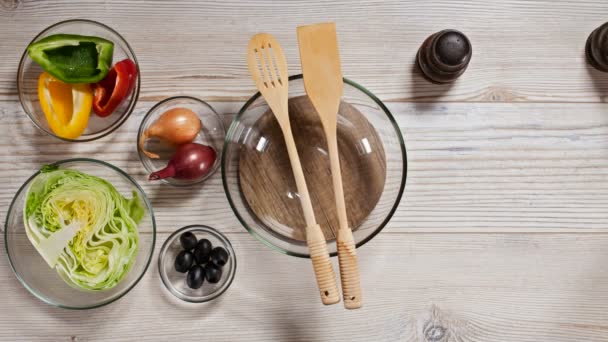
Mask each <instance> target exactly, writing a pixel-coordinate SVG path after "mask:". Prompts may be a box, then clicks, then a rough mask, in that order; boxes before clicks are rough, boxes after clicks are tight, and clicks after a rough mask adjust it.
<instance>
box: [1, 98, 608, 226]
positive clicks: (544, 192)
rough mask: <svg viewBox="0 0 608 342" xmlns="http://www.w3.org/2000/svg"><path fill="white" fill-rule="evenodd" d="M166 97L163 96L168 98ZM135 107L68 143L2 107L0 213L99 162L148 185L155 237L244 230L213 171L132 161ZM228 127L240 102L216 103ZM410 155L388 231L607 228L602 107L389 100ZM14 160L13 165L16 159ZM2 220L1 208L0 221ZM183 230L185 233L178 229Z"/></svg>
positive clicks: (607, 137) (142, 107)
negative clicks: (149, 174)
mask: <svg viewBox="0 0 608 342" xmlns="http://www.w3.org/2000/svg"><path fill="white" fill-rule="evenodd" d="M168 95H170V94H168ZM153 104H154V103H151V102H140V103H138V105H137V108H136V111H135V113H134V114H133V115H132V117H131V118H130V119H129V120H127V122H126V123H125V125H124V126H122V127H121V128H120V129H119V130H118V131H117V132H116V133H114V134H112V135H111V136H109V137H106V138H103V139H100V140H99V141H98V142H96V143H92V144H89V143H86V144H65V143H61V142H58V141H55V140H54V139H52V138H51V137H48V136H45V135H44V134H42V133H40V132H39V131H38V130H37V129H36V128H35V127H34V126H33V125H32V123H31V122H29V120H28V119H27V118H26V117H25V114H23V113H22V111H21V109H20V107H19V104H18V103H17V102H3V103H2V105H1V106H0V126H1V127H3V129H4V130H5V134H4V135H3V136H2V137H0V139H2V140H0V141H2V145H3V146H7V148H4V149H0V184H2V187H3V188H2V189H3V191H1V192H0V206H1V207H4V208H7V207H8V205H9V204H10V201H11V199H12V197H13V196H14V194H15V192H16V191H17V190H18V189H19V187H20V186H21V184H23V182H24V181H25V180H26V179H27V178H28V177H29V176H30V175H31V174H32V173H33V172H34V171H35V170H36V169H37V168H38V167H40V165H42V164H44V163H49V162H54V161H57V160H60V159H65V158H70V157H94V158H99V159H103V160H105V161H107V162H110V163H113V164H115V165H116V166H118V167H120V168H122V169H123V170H125V171H126V172H128V173H129V174H131V175H132V176H133V177H135V179H136V180H137V181H138V182H139V183H140V184H141V185H142V186H143V188H144V190H145V191H146V193H147V194H148V196H149V197H150V198H151V200H152V203H153V204H154V206H155V207H159V208H162V210H157V212H156V217H157V220H158V225H159V230H160V231H162V232H170V231H173V230H174V229H176V228H178V227H180V226H183V225H184V224H182V223H184V222H186V223H192V222H212V223H215V224H216V225H217V226H218V228H221V229H227V230H228V231H232V232H239V231H242V230H243V228H242V226H241V225H240V224H239V223H238V221H237V220H236V218H235V217H234V214H233V213H232V210H231V209H230V207H229V205H228V201H227V199H226V196H225V195H224V193H223V187H222V182H221V177H220V174H219V172H218V173H217V174H216V175H214V176H213V177H211V178H210V179H209V180H208V181H206V182H205V183H204V184H202V185H200V186H197V187H193V188H185V189H181V188H173V187H169V186H166V185H162V184H153V183H149V182H148V181H147V180H146V174H145V169H144V168H143V166H142V165H141V163H140V161H139V160H138V157H137V151H136V141H135V140H136V136H137V128H138V125H139V123H140V122H141V120H142V118H143V115H144V114H145V113H146V111H147V110H148V109H149V108H150V107H151V106H152V105H153ZM212 105H213V106H214V108H215V109H216V110H217V111H218V112H219V113H222V114H224V115H225V118H226V121H225V122H226V123H227V124H228V123H229V120H230V118H231V117H232V114H234V113H236V112H237V111H238V110H239V108H240V106H241V105H242V103H232V102H212ZM389 109H390V110H391V111H392V112H393V114H394V115H395V118H396V120H397V122H398V123H399V125H400V126H401V131H402V132H403V134H404V136H405V142H406V146H407V153H408V162H409V170H408V180H407V185H406V188H405V194H404V197H403V199H402V201H401V205H400V206H399V208H398V209H397V211H396V212H395V214H394V216H393V218H392V220H391V222H390V223H389V224H388V226H387V227H386V228H385V229H386V231H388V232H511V233H515V232H605V231H606V227H607V224H606V223H607V222H608V210H607V209H608V194H607V193H606V190H607V189H608V116H606V113H608V104H523V103H512V104H509V103H505V104H486V103H479V104H466V103H445V104H429V103H415V104H412V103H390V104H389ZM16 155H18V158H16ZM4 218H5V212H4V211H0V222H2V223H3V222H4ZM180 224H181V225H180Z"/></svg>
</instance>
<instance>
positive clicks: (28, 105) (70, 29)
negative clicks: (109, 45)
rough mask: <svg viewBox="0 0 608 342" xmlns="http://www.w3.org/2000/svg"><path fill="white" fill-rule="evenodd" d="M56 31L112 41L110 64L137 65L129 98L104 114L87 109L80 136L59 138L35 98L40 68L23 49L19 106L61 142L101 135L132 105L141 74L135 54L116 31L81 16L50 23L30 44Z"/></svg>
mask: <svg viewBox="0 0 608 342" xmlns="http://www.w3.org/2000/svg"><path fill="white" fill-rule="evenodd" d="M58 33H63V34H78V35H84V36H97V37H101V38H105V39H108V40H110V41H112V42H113V43H114V55H113V58H112V63H113V64H115V63H116V62H119V61H121V60H123V59H125V58H129V59H131V60H132V61H133V62H135V65H136V66H137V83H136V84H135V88H133V91H132V92H131V94H130V95H129V97H128V98H127V99H126V100H125V101H123V102H122V104H121V105H120V106H119V107H118V108H117V109H116V110H115V111H114V112H113V113H112V114H110V115H108V116H106V117H103V118H102V117H99V116H97V115H96V114H95V113H93V111H92V110H91V115H90V117H89V122H88V125H87V128H86V130H85V131H84V133H83V134H82V135H81V136H80V137H78V138H76V139H68V138H63V137H59V136H57V135H56V134H55V133H53V131H52V130H51V128H50V126H49V124H48V122H47V120H46V118H45V116H44V112H43V111H42V107H41V106H40V100H39V99H38V78H39V77H40V74H41V73H42V72H43V71H44V70H43V69H42V68H41V67H40V66H39V65H38V64H37V63H36V62H34V61H33V60H32V59H31V58H30V56H29V55H28V54H27V49H26V50H25V51H24V52H23V55H22V56H21V62H19V70H18V73H17V89H18V92H19V100H20V101H21V106H22V107H23V110H24V111H25V113H26V114H27V116H28V117H29V118H30V119H31V120H32V122H33V123H34V125H36V127H38V128H39V129H40V130H42V131H43V132H45V133H47V134H48V135H50V136H53V137H55V138H58V139H61V140H64V141H92V140H96V139H99V138H101V137H104V136H106V135H108V134H110V133H112V132H113V131H114V130H116V129H117V128H118V127H120V125H122V124H123V123H124V122H125V121H126V120H127V118H128V117H129V115H131V112H132V111H133V109H134V108H135V104H136V102H137V98H138V97H139V88H140V83H141V74H140V72H139V64H138V63H137V58H135V53H134V52H133V50H132V49H131V47H130V46H129V44H128V43H127V41H126V40H125V39H124V38H123V37H122V36H121V35H120V34H119V33H118V32H116V31H114V30H113V29H112V28H110V27H108V26H106V25H104V24H102V23H98V22H96V21H92V20H85V19H73V20H66V21H62V22H59V23H56V24H53V25H51V26H49V27H48V28H46V29H44V30H43V31H42V32H40V33H39V34H38V35H37V36H36V37H34V39H33V40H32V41H31V42H30V44H31V43H34V42H36V41H38V40H40V39H42V38H44V37H48V36H50V35H53V34H58Z"/></svg>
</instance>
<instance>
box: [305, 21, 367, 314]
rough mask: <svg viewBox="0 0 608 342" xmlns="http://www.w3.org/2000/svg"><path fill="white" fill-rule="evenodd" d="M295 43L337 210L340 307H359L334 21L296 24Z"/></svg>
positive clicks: (339, 70) (355, 254) (340, 74)
mask: <svg viewBox="0 0 608 342" xmlns="http://www.w3.org/2000/svg"><path fill="white" fill-rule="evenodd" d="M298 45H299V46H300V60H301V63H302V73H303V74H304V88H305V89H306V94H307V95H308V97H309V98H310V102H312V104H313V106H314V107H315V109H316V110H317V113H319V117H320V118H321V124H322V125H323V130H324V131H325V137H326V138H327V148H328V150H329V161H330V166H331V176H332V183H333V187H334V193H335V196H336V209H337V213H338V222H339V229H338V236H337V245H338V259H339V261H340V279H341V281H342V296H343V298H344V307H346V308H347V309H358V308H360V307H361V303H362V298H361V285H360V280H359V278H360V277H359V264H358V261H357V250H356V246H355V240H354V238H353V233H352V230H351V229H350V228H349V227H348V219H347V217H346V205H345V203H344V189H343V188H342V174H341V171H340V159H339V156H338V139H337V137H336V134H337V117H338V109H339V107H340V98H341V97H342V88H343V86H344V83H343V81H342V70H341V68H340V54H339V52H338V38H337V35H336V24H334V23H325V24H316V25H308V26H300V27H298Z"/></svg>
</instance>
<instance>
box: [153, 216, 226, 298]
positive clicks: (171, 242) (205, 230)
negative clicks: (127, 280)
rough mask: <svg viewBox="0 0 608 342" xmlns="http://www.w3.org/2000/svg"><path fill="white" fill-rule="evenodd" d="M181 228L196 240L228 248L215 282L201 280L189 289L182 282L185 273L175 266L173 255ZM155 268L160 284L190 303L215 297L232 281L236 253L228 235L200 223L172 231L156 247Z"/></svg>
mask: <svg viewBox="0 0 608 342" xmlns="http://www.w3.org/2000/svg"><path fill="white" fill-rule="evenodd" d="M185 232H191V233H193V234H194V235H195V236H196V238H197V240H200V239H208V240H209V241H211V244H212V245H213V247H214V248H215V247H223V248H224V249H225V250H226V251H227V252H228V262H227V263H226V265H224V266H223V268H222V277H221V279H220V281H219V282H218V283H216V284H211V283H209V282H208V281H206V280H205V282H204V283H203V286H201V287H200V288H198V289H191V288H190V287H188V285H187V284H186V274H187V273H180V272H177V271H176V270H175V266H174V262H175V257H176V256H177V254H179V252H181V251H182V250H183V248H182V246H181V243H180V241H179V237H180V235H181V234H183V233H185ZM158 271H159V273H160V279H161V280H162V282H163V284H164V285H165V287H166V288H167V290H169V292H171V293H172V294H173V295H174V296H175V297H177V298H179V299H181V300H184V301H186V302H191V303H203V302H207V301H210V300H212V299H214V298H217V297H219V296H220V295H221V294H222V293H224V292H226V290H227V289H228V288H229V287H230V285H231V284H232V281H233V280H234V275H235V273H236V255H235V254H234V249H232V245H231V244H230V241H228V238H226V236H224V235H223V234H222V233H220V232H219V231H217V230H215V229H213V228H211V227H208V226H204V225H191V226H186V227H183V228H180V229H178V230H176V231H175V232H173V234H171V235H170V236H169V237H168V238H167V240H166V241H165V243H164V244H163V247H162V248H161V250H160V254H159V256H158Z"/></svg>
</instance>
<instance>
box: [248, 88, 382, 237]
mask: <svg viewBox="0 0 608 342" xmlns="http://www.w3.org/2000/svg"><path fill="white" fill-rule="evenodd" d="M289 112H290V122H291V127H292V130H293V135H294V138H295V141H296V145H297V146H298V152H299V154H300V159H301V161H302V167H303V169H304V175H305V177H306V182H307V183H308V189H309V192H310V196H311V200H312V205H313V209H314V212H315V216H316V218H317V221H318V223H319V224H320V225H321V229H322V230H323V233H324V234H325V237H326V239H327V240H333V239H335V236H336V233H337V231H338V217H337V214H336V205H335V199H334V192H333V187H332V180H331V170H330V165H329V157H328V155H327V142H326V140H325V134H324V133H323V128H322V126H321V121H320V120H319V116H318V115H317V113H316V111H315V109H314V107H313V106H312V104H311V103H310V100H309V99H308V97H307V96H299V97H295V98H292V99H290V100H289ZM252 131H254V132H256V135H257V136H259V137H260V138H259V139H258V140H257V142H256V143H254V144H253V145H252V146H251V147H249V148H244V149H243V150H242V151H241V154H240V160H239V182H240V187H241V192H242V194H243V196H244V197H245V202H246V203H248V204H249V209H250V210H251V211H252V213H253V214H255V216H257V217H258V219H259V221H260V223H262V224H264V225H265V226H266V227H267V228H268V229H269V230H270V231H273V232H274V233H276V234H280V235H283V236H287V237H290V238H292V239H294V240H299V241H305V240H306V235H305V227H306V223H305V222H304V217H303V214H302V209H301V206H300V203H299V201H298V197H297V190H296V185H295V181H294V179H293V176H292V172H291V166H290V163H289V158H288V155H287V149H286V148H285V143H284V140H283V135H282V133H281V129H280V127H279V125H278V123H277V121H276V120H275V119H274V116H273V115H272V112H271V111H270V110H268V111H267V112H266V113H264V114H263V115H262V116H261V117H260V119H259V120H258V121H257V122H256V123H255V125H254V126H253V129H252ZM262 137H263V138H264V139H262ZM365 139H367V140H365ZM370 147H371V148H370ZM338 149H339V151H340V165H342V177H343V183H344V195H345V196H344V197H345V200H346V209H347V215H348V219H349V225H350V226H351V227H352V228H353V231H356V230H357V228H358V227H359V226H360V225H361V223H362V222H363V221H364V220H365V218H366V217H367V216H368V215H369V213H370V212H371V211H372V210H373V209H374V207H375V206H376V204H377V203H378V200H379V199H380V195H381V194H382V191H383V189H384V184H385V179H386V158H385V153H384V149H383V147H382V143H381V140H380V139H379V137H378V134H377V132H376V130H375V129H374V128H373V127H372V125H371V124H370V123H369V122H368V120H367V119H366V118H365V117H364V116H363V114H362V113H361V112H360V111H358V110H357V109H356V108H355V107H353V106H351V105H349V104H347V103H345V102H342V103H341V104H340V110H339V118H338Z"/></svg>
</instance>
